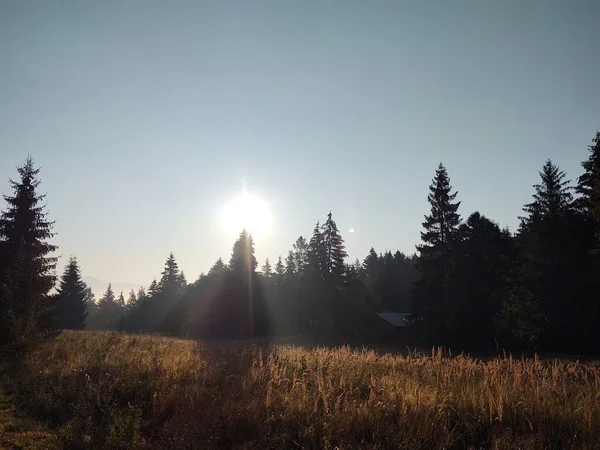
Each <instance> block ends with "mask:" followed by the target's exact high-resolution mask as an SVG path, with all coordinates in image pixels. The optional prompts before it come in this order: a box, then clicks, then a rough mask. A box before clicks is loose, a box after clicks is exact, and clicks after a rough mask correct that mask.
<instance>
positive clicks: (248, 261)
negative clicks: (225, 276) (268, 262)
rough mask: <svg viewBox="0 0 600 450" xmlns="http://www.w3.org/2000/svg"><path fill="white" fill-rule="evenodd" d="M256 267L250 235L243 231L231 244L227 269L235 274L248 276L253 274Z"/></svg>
mask: <svg viewBox="0 0 600 450" xmlns="http://www.w3.org/2000/svg"><path fill="white" fill-rule="evenodd" d="M256 266H258V262H257V261H256V257H255V256H254V241H253V239H252V235H251V234H250V233H248V232H247V231H246V230H245V229H244V230H242V232H241V233H240V237H239V238H238V240H237V241H235V243H234V244H233V251H232V253H231V259H230V260H229V268H230V269H231V271H232V272H234V273H236V274H246V276H249V275H250V274H252V273H255V271H256Z"/></svg>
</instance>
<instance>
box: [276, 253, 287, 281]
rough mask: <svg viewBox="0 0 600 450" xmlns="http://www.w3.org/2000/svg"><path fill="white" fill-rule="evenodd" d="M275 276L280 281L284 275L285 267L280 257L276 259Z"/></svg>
mask: <svg viewBox="0 0 600 450" xmlns="http://www.w3.org/2000/svg"><path fill="white" fill-rule="evenodd" d="M275 274H276V275H277V278H278V279H279V280H281V279H282V278H283V275H284V274H285V266H284V265H283V260H282V259H281V255H279V256H278V257H277V263H276V264H275Z"/></svg>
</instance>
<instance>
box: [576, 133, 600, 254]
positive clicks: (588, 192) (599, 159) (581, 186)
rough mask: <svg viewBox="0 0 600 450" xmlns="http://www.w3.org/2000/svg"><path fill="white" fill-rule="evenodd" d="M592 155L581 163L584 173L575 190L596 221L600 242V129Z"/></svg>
mask: <svg viewBox="0 0 600 450" xmlns="http://www.w3.org/2000/svg"><path fill="white" fill-rule="evenodd" d="M589 151H590V156H589V157H588V159H587V160H585V161H584V162H582V163H581V165H582V167H583V169H584V173H583V174H582V175H581V176H580V177H579V179H578V180H577V187H576V188H575V191H576V192H577V193H578V194H579V195H580V196H581V197H580V199H579V201H578V206H579V207H580V208H581V209H583V210H584V211H586V212H587V213H588V214H589V215H590V217H591V218H592V220H593V221H594V222H595V225H596V226H595V228H596V239H597V240H598V243H600V131H597V132H596V136H594V139H592V145H590V146H589Z"/></svg>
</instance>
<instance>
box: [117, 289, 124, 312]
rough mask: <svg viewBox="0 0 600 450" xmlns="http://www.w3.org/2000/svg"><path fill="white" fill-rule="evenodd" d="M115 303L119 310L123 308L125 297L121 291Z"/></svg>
mask: <svg viewBox="0 0 600 450" xmlns="http://www.w3.org/2000/svg"><path fill="white" fill-rule="evenodd" d="M115 303H116V304H117V305H118V306H119V308H121V309H123V308H125V296H124V295H123V291H121V293H120V294H119V296H118V297H117V299H116V300H115Z"/></svg>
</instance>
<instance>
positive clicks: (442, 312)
mask: <svg viewBox="0 0 600 450" xmlns="http://www.w3.org/2000/svg"><path fill="white" fill-rule="evenodd" d="M457 195H458V193H457V192H452V186H451V185H450V176H449V175H448V171H447V170H446V168H445V167H444V165H443V164H441V163H440V165H439V166H438V168H437V170H436V172H435V177H434V179H433V182H432V184H431V185H430V186H429V195H428V196H427V200H428V201H429V204H430V205H431V213H430V214H429V215H428V216H425V222H423V228H424V229H425V231H424V232H421V240H422V241H423V244H421V245H417V251H418V253H419V259H418V269H419V272H420V275H421V279H420V280H419V281H418V282H417V283H416V284H415V290H414V296H415V307H416V308H417V310H418V312H419V313H420V314H421V315H422V316H423V318H424V320H425V324H426V325H427V326H428V332H429V333H430V335H431V337H433V338H434V339H439V338H443V337H448V335H449V334H450V333H451V330H449V329H448V323H447V318H448V317H450V314H451V310H452V303H453V301H454V300H455V298H454V296H453V292H452V285H451V281H452V273H453V270H454V255H453V249H454V244H455V243H456V241H457V239H458V226H459V225H460V215H459V214H458V208H459V206H460V202H458V201H456V196H457Z"/></svg>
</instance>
